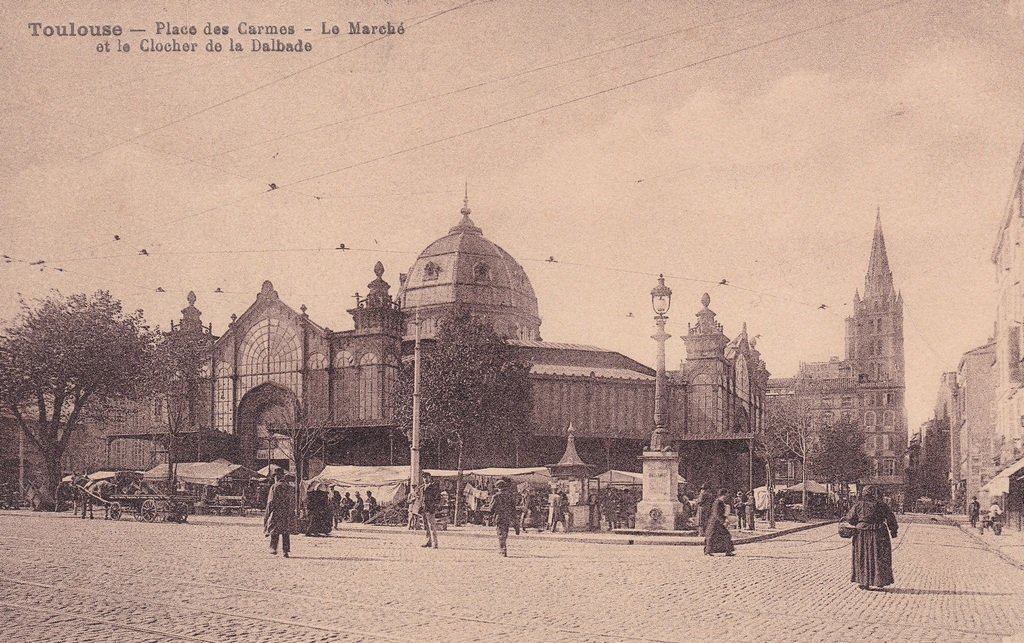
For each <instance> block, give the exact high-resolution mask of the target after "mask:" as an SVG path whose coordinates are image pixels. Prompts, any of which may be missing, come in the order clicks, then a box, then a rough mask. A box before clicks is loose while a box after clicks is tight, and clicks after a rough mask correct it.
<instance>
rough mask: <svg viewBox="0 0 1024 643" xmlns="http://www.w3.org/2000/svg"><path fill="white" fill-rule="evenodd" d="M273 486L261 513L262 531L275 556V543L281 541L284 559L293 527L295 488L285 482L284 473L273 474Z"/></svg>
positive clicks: (278, 470)
mask: <svg viewBox="0 0 1024 643" xmlns="http://www.w3.org/2000/svg"><path fill="white" fill-rule="evenodd" d="M273 476H274V485H273V486H272V487H270V492H269V493H268V494H267V508H266V511H265V512H264V513H263V531H264V533H265V534H266V535H267V536H270V553H271V554H274V555H277V541H278V538H280V539H281V548H282V550H283V551H284V557H285V558H288V552H289V551H291V540H290V537H291V533H292V528H293V527H294V525H295V488H294V487H292V486H291V485H290V484H288V483H287V482H285V476H286V474H285V472H284V470H282V469H277V470H276V471H274V473H273Z"/></svg>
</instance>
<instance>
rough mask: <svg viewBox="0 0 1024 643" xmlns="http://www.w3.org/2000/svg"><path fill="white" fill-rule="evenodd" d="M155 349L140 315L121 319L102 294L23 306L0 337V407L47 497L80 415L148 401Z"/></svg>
mask: <svg viewBox="0 0 1024 643" xmlns="http://www.w3.org/2000/svg"><path fill="white" fill-rule="evenodd" d="M156 343H157V334H156V333H155V332H152V331H149V330H148V329H147V327H146V326H145V321H144V319H143V317H142V311H135V312H134V313H130V314H126V313H124V311H123V310H122V307H121V302H119V301H118V300H117V299H114V298H113V297H112V296H111V295H110V293H109V292H106V291H97V292H96V293H95V294H93V295H92V296H89V295H85V294H75V295H71V296H68V297H64V296H62V295H60V294H54V295H51V296H49V297H47V298H45V299H42V300H40V301H38V302H37V303H36V305H35V306H34V307H33V306H29V305H28V304H27V303H25V302H22V310H21V313H20V315H19V317H18V318H17V319H16V320H15V322H14V323H13V324H12V325H10V326H9V327H7V328H6V329H4V330H3V331H2V334H0V404H2V405H3V406H4V407H5V408H6V409H7V410H9V411H10V412H11V414H12V415H13V416H14V418H15V419H16V421H17V423H18V426H19V427H20V429H21V431H22V432H23V434H24V435H25V436H26V437H27V438H28V440H29V442H31V443H32V445H33V446H34V447H35V448H36V449H37V450H38V451H39V453H40V455H41V456H42V458H43V460H44V463H45V467H46V480H45V485H46V491H47V492H48V493H49V494H51V495H52V494H54V493H55V491H56V489H57V486H58V485H59V484H60V480H61V477H62V475H63V473H62V471H61V458H62V457H63V455H64V452H65V450H66V449H67V446H68V443H69V441H70V439H71V436H72V435H74V434H75V433H76V432H77V430H78V429H79V428H80V426H81V422H82V419H83V412H84V411H86V410H87V409H90V410H95V409H98V408H103V407H105V406H107V404H108V403H111V402H116V401H117V400H119V399H125V398H136V397H141V396H144V395H146V393H147V392H148V387H149V382H150V379H149V378H150V375H151V374H152V373H153V371H154V368H153V367H154V361H155V353H156V350H155V346H156Z"/></svg>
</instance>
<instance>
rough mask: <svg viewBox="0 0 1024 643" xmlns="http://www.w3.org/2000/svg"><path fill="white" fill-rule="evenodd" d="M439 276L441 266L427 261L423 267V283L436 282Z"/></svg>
mask: <svg viewBox="0 0 1024 643" xmlns="http://www.w3.org/2000/svg"><path fill="white" fill-rule="evenodd" d="M440 276H441V266H439V265H437V264H436V263H434V262H433V261H428V262H427V265H426V266H424V267H423V281H437V278H438V277H440Z"/></svg>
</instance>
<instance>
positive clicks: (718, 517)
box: [704, 489, 735, 556]
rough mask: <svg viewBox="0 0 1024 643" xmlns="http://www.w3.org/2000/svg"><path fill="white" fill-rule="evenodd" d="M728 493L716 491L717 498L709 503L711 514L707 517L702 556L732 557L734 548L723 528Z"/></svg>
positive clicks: (730, 537) (726, 529)
mask: <svg viewBox="0 0 1024 643" xmlns="http://www.w3.org/2000/svg"><path fill="white" fill-rule="evenodd" d="M728 497H729V492H728V491H726V490H725V489H719V490H718V497H717V498H715V501H714V502H713V503H711V512H710V514H709V516H708V526H707V532H706V535H705V536H704V555H705V556H710V555H711V554H722V553H724V554H725V555H726V556H734V555H735V552H734V551H733V550H734V549H735V548H734V547H733V544H732V536H731V535H730V534H729V528H728V527H726V526H725V520H726V518H725V516H726V508H725V502H726V499H727V498H728Z"/></svg>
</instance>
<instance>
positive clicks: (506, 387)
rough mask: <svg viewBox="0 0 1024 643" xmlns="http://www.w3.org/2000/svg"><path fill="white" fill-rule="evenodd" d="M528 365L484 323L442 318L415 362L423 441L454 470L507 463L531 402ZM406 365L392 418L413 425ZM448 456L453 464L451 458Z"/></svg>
mask: <svg viewBox="0 0 1024 643" xmlns="http://www.w3.org/2000/svg"><path fill="white" fill-rule="evenodd" d="M529 375H530V365H529V364H525V363H522V362H519V361H518V360H517V359H516V355H515V349H514V348H513V347H512V346H511V345H509V344H508V343H506V342H505V341H504V340H503V339H502V338H501V337H499V336H498V335H497V333H495V332H494V330H493V329H492V328H491V327H490V325H488V324H486V323H484V322H482V321H480V320H477V319H474V318H473V317H472V316H470V315H469V314H468V313H466V312H464V311H458V312H456V313H454V314H452V315H451V316H449V317H446V318H444V319H442V320H441V323H440V327H439V331H438V335H437V339H436V340H435V341H434V342H433V343H432V345H431V346H430V347H429V349H427V350H424V351H423V357H422V362H421V373H420V376H421V381H420V393H421V408H420V422H421V427H422V439H423V440H424V441H426V442H430V443H432V444H434V445H435V446H436V447H437V449H438V453H439V455H441V454H445V453H446V452H447V454H448V457H447V458H446V463H447V464H448V466H451V465H452V464H454V468H456V469H458V470H459V472H460V475H459V483H458V485H457V487H458V489H457V491H458V492H461V480H462V476H461V472H462V470H463V468H464V467H465V465H466V464H467V462H469V463H473V464H478V465H492V466H493V465H498V464H512V463H513V462H514V461H515V454H516V452H517V450H518V448H519V444H520V441H521V440H522V438H523V436H524V435H525V434H526V432H527V429H528V426H529V421H530V414H531V413H532V411H533V404H532V398H531V391H530V380H529ZM412 380H413V368H412V364H406V365H405V366H404V367H403V369H402V371H401V374H400V376H399V383H398V390H397V395H396V396H395V402H396V405H395V409H394V413H395V420H396V423H397V425H398V426H399V427H401V428H403V429H405V431H406V432H407V433H408V432H410V431H411V428H412V390H413V381H412ZM452 452H454V456H455V458H454V462H452V458H451V454H452Z"/></svg>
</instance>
